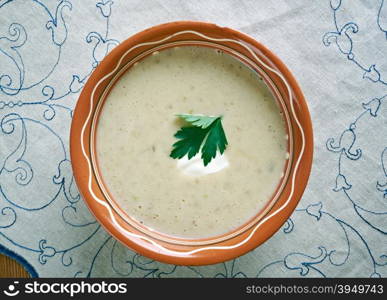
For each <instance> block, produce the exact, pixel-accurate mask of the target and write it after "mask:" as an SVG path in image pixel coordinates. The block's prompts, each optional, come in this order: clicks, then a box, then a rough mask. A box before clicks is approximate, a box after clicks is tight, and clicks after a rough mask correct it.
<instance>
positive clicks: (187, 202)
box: [96, 46, 288, 238]
mask: <svg viewBox="0 0 387 300" xmlns="http://www.w3.org/2000/svg"><path fill="white" fill-rule="evenodd" d="M182 113H189V114H203V115H209V116H220V115H221V116H223V119H222V124H223V128H224V131H225V134H226V136H227V140H228V147H227V149H226V150H225V152H224V154H223V155H222V156H220V154H219V153H218V155H217V158H216V159H215V160H214V161H213V162H211V163H210V164H209V165H208V166H207V167H204V166H203V162H202V161H201V160H200V157H199V156H197V157H195V158H193V159H192V160H190V161H188V159H187V158H185V159H181V160H177V159H172V158H171V157H170V156H169V155H170V153H171V150H172V145H173V144H174V143H175V142H176V141H177V140H176V138H175V137H174V134H175V133H176V131H177V130H179V129H180V128H181V127H182V126H184V123H183V121H181V120H179V119H178V118H177V117H176V114H182ZM96 134H97V139H96V141H97V144H96V155H97V157H98V162H99V167H100V172H101V176H102V177H103V179H104V182H105V184H106V186H107V188H108V190H109V192H110V194H111V195H112V196H113V198H114V200H115V201H116V202H117V203H118V204H119V205H120V206H121V208H122V209H123V210H124V211H125V212H126V213H127V214H128V215H129V216H130V217H132V218H133V219H135V220H137V221H138V222H140V223H142V224H144V225H145V226H147V227H149V228H151V229H153V230H155V231H158V232H162V233H165V234H169V235H173V236H178V237H183V238H206V237H211V236H216V235H219V234H224V233H226V232H229V231H230V230H233V229H235V228H237V227H238V226H241V225H243V224H244V223H246V222H247V221H248V220H249V219H250V218H252V217H253V216H254V215H256V214H257V213H258V212H259V210H260V209H262V208H263V207H264V205H265V204H266V203H267V201H268V200H270V198H271V197H272V195H273V193H274V192H275V190H276V187H277V186H278V183H279V181H280V178H281V176H283V171H284V165H285V160H286V157H287V155H288V154H287V140H286V139H287V137H286V131H285V124H284V121H283V118H282V115H281V113H280V110H279V108H278V106H277V104H276V102H275V100H274V98H273V96H272V94H271V92H270V91H269V90H268V88H267V87H266V85H265V84H264V82H263V81H262V80H261V78H260V77H259V76H258V74H256V73H255V72H254V71H252V70H251V69H250V68H248V67H246V66H245V65H244V64H242V63H241V62H239V61H238V60H236V59H235V58H233V57H232V56H230V55H228V54H226V53H223V52H221V51H218V50H214V49H210V48H205V47H193V46H184V47H177V48H170V49H167V50H162V51H160V52H156V53H154V54H153V55H150V56H148V57H147V58H145V59H143V60H142V61H140V62H138V63H137V64H136V65H135V66H133V67H131V68H130V69H129V70H128V71H127V72H126V73H125V74H124V75H123V76H122V77H121V78H120V79H119V81H118V82H117V83H116V84H115V86H114V87H113V89H112V91H111V93H110V94H109V96H108V98H107V99H106V102H105V104H104V106H103V108H102V111H101V115H100V119H99V123H98V126H97V133H96Z"/></svg>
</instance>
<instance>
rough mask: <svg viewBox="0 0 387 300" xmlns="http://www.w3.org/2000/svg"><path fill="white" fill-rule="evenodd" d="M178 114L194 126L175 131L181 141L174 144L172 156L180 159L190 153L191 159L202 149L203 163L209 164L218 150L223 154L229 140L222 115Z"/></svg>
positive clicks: (189, 157)
mask: <svg viewBox="0 0 387 300" xmlns="http://www.w3.org/2000/svg"><path fill="white" fill-rule="evenodd" d="M177 116H178V117H180V118H182V119H183V120H185V121H186V122H188V123H190V124H191V125H192V126H189V127H182V128H181V129H180V130H179V131H177V132H176V133H175V137H176V138H177V139H179V141H177V142H176V143H174V144H173V145H172V147H173V150H172V152H171V154H170V156H171V157H172V158H178V159H180V158H182V157H184V156H185V155H186V154H188V159H191V158H192V157H194V156H195V155H196V154H197V153H199V151H200V149H201V154H202V155H201V158H202V160H203V164H204V166H207V165H208V164H209V163H210V162H211V160H212V159H213V158H215V157H216V152H217V151H218V150H219V152H220V153H221V154H223V152H224V150H226V147H227V145H228V142H227V138H226V134H225V133H224V130H223V126H222V118H221V117H210V116H202V115H189V114H181V115H177Z"/></svg>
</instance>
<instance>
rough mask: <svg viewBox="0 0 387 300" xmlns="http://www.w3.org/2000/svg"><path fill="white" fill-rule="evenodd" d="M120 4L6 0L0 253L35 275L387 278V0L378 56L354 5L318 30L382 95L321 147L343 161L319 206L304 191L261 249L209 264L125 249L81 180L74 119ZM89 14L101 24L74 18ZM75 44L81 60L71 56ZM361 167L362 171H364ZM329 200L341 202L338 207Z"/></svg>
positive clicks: (376, 13)
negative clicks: (102, 222) (75, 171)
mask: <svg viewBox="0 0 387 300" xmlns="http://www.w3.org/2000/svg"><path fill="white" fill-rule="evenodd" d="M115 2H116V1H112V0H95V1H94V2H93V1H91V2H88V3H86V2H85V3H82V4H81V3H80V1H76V0H60V1H43V0H28V1H14V0H0V12H1V13H0V66H1V68H0V244H1V245H0V252H1V253H5V254H7V255H10V256H12V257H15V258H16V259H17V260H18V261H19V262H21V263H23V264H24V265H25V266H26V268H27V270H28V271H29V272H30V273H31V274H32V275H33V276H38V275H40V276H74V277H98V276H105V277H107V276H108V277H112V276H117V277H130V276H135V277H168V276H174V277H180V276H181V277H182V276H184V277H229V278H233V277H271V276H275V277H279V276H286V277H297V276H298V277H332V276H348V273H347V272H348V270H349V269H350V270H353V273H352V274H350V275H352V276H370V277H380V276H387V267H386V265H387V248H386V247H383V245H386V244H387V243H386V241H387V138H386V137H387V136H386V128H387V90H386V87H387V77H386V76H387V75H386V71H387V69H386V67H387V66H386V63H385V58H384V54H385V53H386V51H385V49H382V47H387V3H386V1H385V0H380V1H375V3H374V4H373V5H374V6H372V7H371V8H370V11H372V13H373V14H372V15H370V18H369V19H370V20H371V19H372V18H373V19H372V20H374V24H372V25H369V26H373V27H372V30H374V31H373V34H375V35H377V36H379V35H380V44H378V45H373V46H374V47H373V48H372V49H371V47H369V51H373V52H372V53H373V54H374V55H369V54H368V55H365V53H364V51H362V50H361V47H359V44H360V43H362V38H365V37H367V32H368V31H369V30H371V29H370V28H368V27H367V24H363V23H361V22H358V20H357V19H356V14H355V15H352V14H350V13H347V12H349V11H351V7H352V6H354V5H355V4H354V3H355V2H356V1H344V0H342V1H341V0H331V1H328V2H329V4H330V5H327V6H326V8H327V11H329V10H330V11H331V13H332V24H331V28H332V29H330V30H329V32H326V33H325V34H323V33H322V34H321V36H322V44H321V45H320V46H321V47H322V48H323V49H324V50H326V51H329V50H330V51H335V53H337V54H338V57H342V58H343V60H342V63H343V64H350V65H353V66H354V67H355V69H356V70H357V71H358V72H359V77H360V78H362V79H363V80H364V81H365V83H366V84H369V85H373V86H377V87H378V88H379V89H380V94H379V95H375V96H372V97H370V98H369V99H366V100H364V99H361V100H360V99H354V107H357V108H358V110H357V112H358V113H356V114H355V115H353V117H350V118H349V119H350V120H351V121H350V122H348V124H346V125H345V126H344V127H343V128H341V129H338V130H337V132H332V133H331V134H330V135H329V137H326V142H325V149H324V150H323V151H326V153H327V154H329V156H328V157H330V158H331V160H332V162H334V165H335V166H336V167H335V170H334V172H332V174H327V176H328V180H329V182H330V183H329V185H328V186H326V187H325V194H324V195H321V196H319V197H320V198H319V201H315V200H314V202H313V203H308V199H303V201H302V202H301V204H300V205H299V208H298V209H297V210H296V211H295V212H294V214H293V215H292V216H291V218H289V219H288V220H287V222H286V223H285V224H284V225H283V227H282V229H281V230H280V231H279V232H278V233H277V234H275V235H274V236H273V237H272V238H271V239H270V240H269V241H268V242H266V243H265V244H263V245H262V246H261V247H259V248H257V249H255V250H254V251H252V252H250V253H248V254H247V255H244V256H242V257H240V258H237V259H235V260H232V261H228V262H225V263H222V264H218V265H212V266H205V267H181V266H173V265H166V264H162V263H158V262H155V261H153V260H150V259H148V258H145V257H142V256H140V255H138V254H136V253H134V252H132V251H129V250H127V249H126V248H125V247H123V246H122V245H120V244H119V243H117V241H115V240H114V239H113V238H112V237H110V236H109V235H107V234H106V233H105V232H104V231H103V229H102V228H101V227H100V226H99V224H98V223H97V222H96V221H95V220H94V218H93V217H92V215H91V214H90V213H89V211H88V209H87V207H86V206H85V204H84V202H83V200H82V199H81V197H80V194H79V192H78V190H77V187H76V185H75V182H74V178H73V175H72V170H71V162H70V157H69V148H68V146H69V145H68V141H69V137H68V135H69V130H70V124H71V118H72V114H73V109H74V105H75V102H76V100H77V98H78V95H79V92H80V91H81V89H82V87H83V85H84V84H85V82H86V80H87V79H88V78H89V76H90V74H91V73H92V72H93V70H94V69H95V68H96V67H97V66H98V64H99V63H100V62H101V60H102V59H103V58H104V57H105V56H106V54H107V53H108V52H109V51H110V50H111V49H112V48H113V47H114V46H116V45H117V44H118V43H119V41H118V40H117V39H115V38H114V36H112V34H111V32H113V30H112V28H111V24H110V23H111V20H112V19H111V18H112V15H113V16H114V8H115ZM117 2H118V1H117ZM328 2H327V3H328ZM81 5H82V7H81ZM116 5H117V4H116ZM81 8H82V9H81ZM16 10H18V11H26V12H29V11H31V13H33V16H34V18H21V17H20V15H17V14H12V11H16ZM86 11H87V13H88V14H90V15H91V17H92V18H93V19H95V20H98V22H97V23H98V24H99V25H100V26H99V25H98V26H97V25H95V27H94V28H93V30H89V29H87V26H85V28H83V27H78V26H77V28H75V26H72V25H74V24H73V23H72V20H75V19H76V18H82V17H84V14H85V12H86ZM36 26H39V30H36ZM32 28H34V30H32ZM37 32H38V33H37ZM74 47H76V49H78V51H79V55H80V57H82V59H81V58H79V59H77V58H76V57H75V58H74V57H69V53H70V52H69V49H71V48H74ZM328 49H329V50H328ZM383 58H384V60H383ZM32 70H33V72H32ZM32 74H33V75H32ZM339 100H340V99H337V101H339ZM347 117H348V116H347ZM375 141H377V143H375ZM375 144H377V146H376V147H375ZM370 145H373V146H372V147H371V146H370ZM46 147H49V150H47V149H42V148H46ZM40 149H41V150H40ZM364 170H366V172H367V173H366V174H367V175H368V176H366V178H364V177H365V176H356V174H357V173H360V174H365V173H364ZM327 199H335V201H334V202H335V205H334V206H333V207H335V209H332V205H331V203H330V202H329V201H328V200H327ZM339 210H345V211H346V216H343V215H341V214H340V212H339ZM47 216H50V218H49V220H50V223H49V224H47V222H45V221H44V220H45V219H46V218H47ZM47 228H50V230H47ZM305 228H307V230H308V232H310V234H308V235H306V234H305V232H306V229H305ZM325 228H329V233H328V232H327V231H326V230H325ZM315 233H318V234H315ZM298 241H300V242H298ZM375 241H377V242H378V243H376V242H375ZM273 249H274V250H275V251H273Z"/></svg>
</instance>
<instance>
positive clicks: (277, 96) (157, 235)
mask: <svg viewBox="0 0 387 300" xmlns="http://www.w3.org/2000/svg"><path fill="white" fill-rule="evenodd" d="M184 46H200V47H208V48H212V49H217V50H220V51H223V52H224V53H227V54H229V55H231V56H233V57H234V58H236V59H237V60H239V61H240V62H242V63H243V64H245V65H246V66H248V67H249V68H250V69H251V70H253V71H254V72H256V73H257V74H258V75H259V76H260V77H261V78H262V79H263V80H264V82H265V84H266V85H267V87H268V88H269V90H270V91H271V93H272V95H273V96H274V97H273V98H274V100H275V101H276V102H277V105H278V107H279V110H280V112H281V115H282V118H283V120H284V124H285V130H286V133H287V136H288V139H287V152H288V153H289V155H288V159H285V160H284V165H283V168H284V169H283V176H282V178H281V179H280V180H279V182H278V184H277V187H276V188H275V190H274V192H273V195H272V197H271V198H270V199H268V201H267V202H266V203H265V205H264V207H263V208H262V209H261V210H260V211H258V212H257V213H256V214H255V216H254V217H253V218H251V219H249V220H247V221H246V223H245V224H243V225H241V226H239V227H237V228H235V229H234V230H232V231H230V232H227V233H225V234H222V235H217V236H213V237H209V238H195V239H193V238H181V237H176V236H171V235H167V234H164V233H163V232H158V231H155V230H154V229H152V228H149V227H147V226H146V224H141V223H140V222H138V221H136V220H135V219H133V218H132V217H131V216H130V214H128V213H127V212H126V211H124V210H123V209H122V208H121V207H120V205H119V204H118V201H117V200H116V199H114V197H113V196H112V193H111V192H109V189H108V188H107V185H106V183H105V181H104V179H103V174H101V170H100V167H99V163H98V156H97V154H96V153H97V151H96V144H97V143H96V132H97V130H98V121H99V117H100V115H101V111H102V110H103V107H104V104H105V102H106V99H107V97H108V95H109V93H110V91H111V90H112V89H114V85H115V83H116V82H117V81H118V80H119V79H120V78H121V76H122V75H123V74H124V73H125V72H126V71H128V70H129V69H130V68H131V67H132V66H133V65H135V64H136V63H137V62H139V61H141V60H142V59H144V58H146V57H147V56H149V55H151V54H152V53H155V52H156V51H163V50H165V49H169V48H172V47H184ZM257 117H258V116H257ZM90 145H91V161H92V165H93V169H94V174H95V177H96V179H97V182H98V185H99V187H100V189H101V190H102V192H103V194H104V197H105V198H106V200H107V202H108V203H109V204H110V205H111V207H112V208H113V209H114V211H115V212H116V213H117V214H118V215H119V216H120V218H121V219H122V220H123V221H124V222H125V223H127V224H128V226H132V227H134V228H135V229H136V230H138V231H139V232H141V233H143V234H145V235H147V236H149V237H152V238H154V239H157V240H160V241H164V242H168V243H173V244H180V245H196V246H202V245H209V244H214V243H218V242H222V241H225V240H228V239H231V238H233V237H235V236H237V235H240V234H241V233H243V232H245V231H246V230H249V229H250V228H251V227H252V226H254V225H255V224H257V223H258V222H259V221H260V220H262V218H264V217H265V216H266V215H267V214H268V212H269V211H270V209H271V208H272V207H273V205H274V204H275V203H276V202H277V200H278V198H279V197H280V195H281V192H282V191H283V188H284V186H285V184H286V182H287V180H288V178H289V173H290V168H291V165H292V161H293V159H292V158H293V147H292V145H293V130H292V124H291V121H290V113H289V111H288V107H287V105H286V101H285V99H283V95H282V94H281V93H280V91H279V90H278V88H277V86H276V84H275V82H274V81H273V80H272V79H271V77H270V76H269V75H268V74H267V72H265V70H264V69H263V68H262V67H261V66H260V65H259V64H257V62H254V61H253V60H251V59H250V58H248V57H246V56H245V55H244V54H242V53H240V52H239V51H237V50H235V49H233V48H230V47H227V46H224V45H220V44H217V43H213V42H209V41H190V40H187V41H176V42H170V43H163V44H161V45H157V46H154V47H151V48H150V49H146V50H145V51H143V52H141V53H139V54H138V55H136V56H135V57H133V58H132V59H131V60H129V61H128V62H127V63H125V64H124V65H122V67H121V68H120V69H119V70H117V72H116V73H115V75H114V76H113V77H112V78H111V79H110V80H109V83H108V85H107V86H106V88H105V90H104V92H103V93H102V95H101V97H100V98H99V100H98V104H97V106H96V109H95V112H94V114H93V120H92V127H91V136H90Z"/></svg>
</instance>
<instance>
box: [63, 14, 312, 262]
mask: <svg viewBox="0 0 387 300" xmlns="http://www.w3.org/2000/svg"><path fill="white" fill-rule="evenodd" d="M186 45H195V46H203V47H212V48H215V49H219V50H221V51H224V52H227V53H229V54H231V55H233V56H235V57H236V58H237V59H239V60H241V61H242V62H243V63H245V64H247V65H249V67H251V68H252V69H254V70H255V71H256V72H257V73H259V75H260V76H261V77H262V78H263V80H264V81H265V82H266V84H267V85H268V87H269V88H270V89H271V91H272V93H273V95H274V96H275V99H276V100H277V102H278V104H279V106H280V110H281V111H282V113H283V116H284V119H285V123H286V127H287V133H288V137H289V138H288V152H289V159H288V160H287V161H286V164H285V172H284V176H283V177H282V179H281V181H280V182H279V184H278V187H277V190H276V191H275V193H274V194H273V197H272V199H271V200H270V201H268V203H267V205H266V206H265V208H264V209H263V210H262V211H260V212H259V213H257V215H256V216H255V217H254V218H252V219H251V220H249V221H248V222H246V224H244V225H243V226H241V227H239V228H237V229H235V230H233V231H232V232H229V233H227V234H224V235H222V236H216V237H214V238H207V239H193V240H189V239H182V238H176V237H171V236H167V235H165V234H162V233H157V232H153V231H151V230H148V229H147V228H146V227H145V226H143V225H141V224H139V223H138V222H136V221H135V220H134V219H132V218H130V216H129V215H127V214H126V213H125V212H123V211H122V210H121V208H120V207H119V206H118V205H117V202H116V201H114V199H112V197H111V195H110V193H109V191H108V190H107V188H106V185H105V184H104V182H103V180H102V179H101V178H102V176H101V175H100V174H99V168H98V161H97V158H96V157H95V153H96V151H95V146H96V145H95V133H96V127H97V126H98V117H99V113H100V111H101V108H102V107H103V103H104V100H105V99H106V97H107V95H108V93H109V91H110V90H111V89H112V87H113V86H114V83H115V82H116V81H117V80H118V79H119V78H120V76H121V75H122V74H123V73H124V72H125V71H126V70H127V69H128V68H130V67H131V66H132V65H133V64H134V63H135V62H137V61H138V60H140V59H142V58H143V57H146V56H147V55H149V54H151V53H153V52H154V51H160V50H163V49H166V48H170V47H175V46H186ZM257 117H258V116H257ZM70 150H71V159H72V166H73V171H74V177H75V180H76V182H77V185H78V188H79V190H80V192H81V194H82V196H83V199H84V200H85V201H86V203H87V205H88V207H89V208H90V210H91V211H92V213H93V214H94V216H95V217H96V219H97V220H98V221H99V222H100V223H101V224H102V225H103V227H104V228H105V229H106V230H107V231H108V232H109V233H110V234H111V235H112V236H113V237H115V238H116V239H117V240H119V241H120V242H121V243H122V244H124V245H126V246H127V247H129V248H130V249H132V250H134V251H136V252H138V253H140V254H142V255H145V256H147V257H150V258H152V259H155V260H158V261H161V262H166V263H171V264H178V265H206V264H214V263H219V262H222V261H226V260H229V259H232V258H235V257H238V256H240V255H242V254H245V253H247V252H248V251H250V250H252V249H254V248H256V247H257V246H259V245H260V244H262V243H263V242H265V241H266V240H267V239H268V238H270V237H271V236H272V235H273V234H274V233H275V232H276V231H277V230H278V229H279V228H280V227H281V226H282V225H283V224H284V222H285V221H286V220H287V218H288V217H289V216H290V214H291V213H292V212H293V210H294V209H295V207H296V205H297V203H298V201H299V200H300V198H301V196H302V194H303V192H304V189H305V186H306V184H307V181H308V177H309V173H310V169H311V164H312V155H313V135H312V124H311V120H310V115H309V111H308V108H307V104H306V102H305V99H304V96H303V94H302V92H301V89H300V87H299V86H298V84H297V82H296V80H295V79H294V77H293V75H292V74H291V73H290V71H289V70H288V69H287V68H286V66H285V65H284V64H283V63H282V62H281V61H280V60H279V58H278V57H277V56H275V55H274V54H273V53H272V52H271V51H269V50H268V49H267V48H266V47H264V46H263V45H262V44H260V43H259V42H257V41H256V40H254V39H253V38H251V37H249V36H247V35H245V34H243V33H241V32H238V31H235V30H232V29H229V28H224V27H218V26H216V25H214V24H209V23H203V22H186V21H184V22H173V23H167V24H162V25H159V26H155V27H152V28H149V29H147V30H145V31H142V32H140V33H138V34H136V35H134V36H132V37H130V38H129V39H127V40H126V41H124V42H122V43H121V44H120V45H119V46H117V47H116V48H115V49H114V50H112V51H111V52H110V54H109V55H108V56H106V57H105V59H104V60H103V61H102V62H101V63H100V64H99V65H98V67H97V68H96V69H95V70H94V72H93V74H92V75H91V77H90V78H89V80H88V81H87V83H86V85H85V86H84V88H83V90H82V93H81V95H80V97H79V100H78V103H77V106H76V108H75V111H74V116H73V121H72V126H71V137H70Z"/></svg>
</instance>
